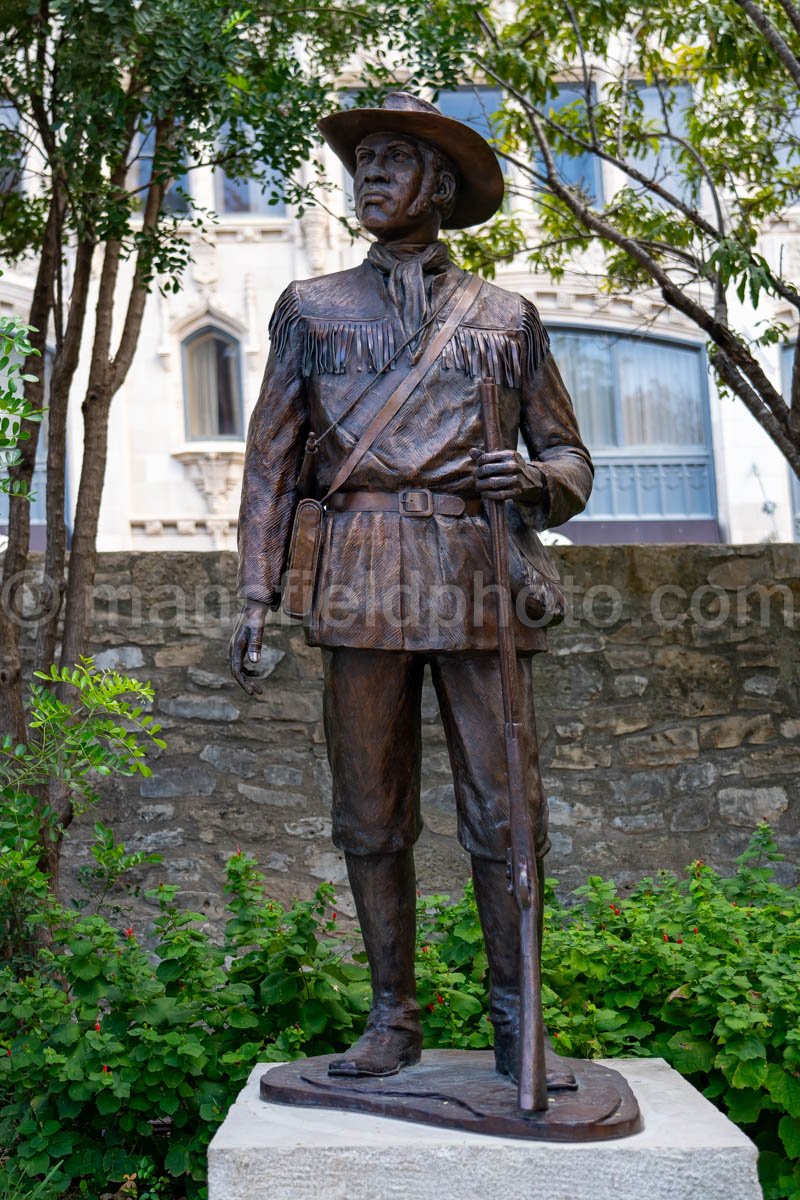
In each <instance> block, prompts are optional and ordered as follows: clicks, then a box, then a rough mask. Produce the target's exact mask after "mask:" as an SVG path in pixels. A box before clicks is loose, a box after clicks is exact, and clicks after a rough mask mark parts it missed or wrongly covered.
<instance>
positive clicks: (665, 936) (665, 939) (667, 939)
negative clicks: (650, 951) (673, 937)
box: [664, 934, 669, 942]
mask: <svg viewBox="0 0 800 1200" xmlns="http://www.w3.org/2000/svg"><path fill="white" fill-rule="evenodd" d="M664 941H665V942H668V941H669V938H668V937H667V935H666V934H664Z"/></svg>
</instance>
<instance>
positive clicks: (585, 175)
mask: <svg viewBox="0 0 800 1200" xmlns="http://www.w3.org/2000/svg"><path fill="white" fill-rule="evenodd" d="M573 106H574V107H575V108H577V109H579V110H582V109H585V108H586V96H585V94H584V91H583V88H581V87H580V86H579V85H578V84H575V83H560V84H559V85H558V95H557V96H556V97H555V98H554V99H552V100H551V101H550V104H549V112H550V115H551V116H552V118H553V119H554V120H556V121H557V120H558V119H559V116H560V115H561V114H562V113H563V112H564V110H565V109H567V108H570V107H573ZM555 160H556V167H557V169H558V174H559V176H560V177H561V179H562V180H563V182H564V183H566V184H567V185H568V186H569V187H573V188H578V189H580V191H582V192H584V193H585V194H586V195H587V196H588V197H589V200H590V202H591V203H592V204H602V202H603V173H602V170H601V166H600V160H599V159H598V158H597V157H596V156H595V155H594V154H588V153H581V154H568V153H567V152H566V151H562V152H561V153H560V154H556V155H555ZM537 169H538V170H539V171H543V170H544V164H543V163H542V161H541V158H539V166H538V168H537Z"/></svg>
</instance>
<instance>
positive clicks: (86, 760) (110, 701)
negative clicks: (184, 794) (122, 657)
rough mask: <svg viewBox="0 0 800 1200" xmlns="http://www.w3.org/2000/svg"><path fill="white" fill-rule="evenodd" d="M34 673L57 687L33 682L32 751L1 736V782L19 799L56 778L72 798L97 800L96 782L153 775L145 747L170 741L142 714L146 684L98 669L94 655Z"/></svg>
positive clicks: (148, 692)
mask: <svg viewBox="0 0 800 1200" xmlns="http://www.w3.org/2000/svg"><path fill="white" fill-rule="evenodd" d="M34 675H35V677H36V678H37V679H42V680H46V681H47V683H48V684H49V685H60V687H52V686H48V687H42V686H41V685H40V684H32V685H31V690H30V717H29V720H28V727H29V729H30V731H31V734H32V736H31V739H30V742H29V744H28V745H27V746H24V745H17V746H15V745H14V743H13V739H11V738H9V737H5V738H3V741H2V743H0V785H3V786H4V787H5V788H7V789H10V790H11V792H12V793H14V794H15V795H21V794H23V793H25V792H26V791H30V790H35V789H36V788H37V787H40V786H41V785H42V784H45V783H47V782H48V781H50V780H52V779H54V778H55V779H59V780H61V781H62V782H64V783H65V784H66V785H67V787H68V788H69V790H70V792H72V794H73V795H74V796H75V797H77V798H79V799H80V800H82V801H83V802H93V801H95V800H96V799H97V793H96V791H95V788H94V783H95V781H96V780H97V778H98V777H100V778H103V777H106V776H109V775H112V774H115V775H135V774H137V773H138V774H140V775H143V776H148V775H151V774H152V771H151V770H150V767H149V766H148V765H147V763H146V762H145V761H144V760H145V753H146V749H147V747H148V746H149V747H156V748H158V749H163V748H164V746H165V744H166V743H165V742H163V741H162V740H161V738H159V737H158V736H157V735H158V733H159V732H160V730H161V726H160V725H158V724H157V723H156V722H155V720H154V718H153V717H152V716H151V715H150V714H149V713H147V712H145V711H144V707H143V706H144V705H150V704H152V701H153V688H152V686H151V685H150V684H149V683H141V682H140V681H139V680H138V679H133V678H132V677H131V676H129V675H120V674H119V673H118V672H117V671H109V670H104V669H100V668H99V667H97V666H96V665H95V663H94V660H93V659H92V658H82V659H81V661H80V663H79V664H78V665H77V666H75V667H72V668H71V669H70V668H68V667H62V668H61V669H59V668H58V667H55V666H53V667H51V669H50V671H49V672H45V671H35V672H34ZM140 736H143V737H144V738H145V742H144V743H143V742H142V741H141V740H140Z"/></svg>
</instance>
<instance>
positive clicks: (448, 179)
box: [431, 167, 457, 218]
mask: <svg viewBox="0 0 800 1200" xmlns="http://www.w3.org/2000/svg"><path fill="white" fill-rule="evenodd" d="M456 187H457V184H456V177H455V175H454V174H453V172H452V171H448V169H447V168H446V167H445V168H444V169H443V170H441V171H440V172H439V182H438V184H437V186H436V190H435V192H434V193H433V195H432V196H431V201H432V202H433V203H434V204H435V205H436V207H437V208H438V209H439V211H440V213H441V214H442V217H443V218H444V217H448V216H449V215H450V213H451V212H452V211H453V204H454V203H455V199H456Z"/></svg>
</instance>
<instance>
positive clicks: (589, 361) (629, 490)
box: [551, 329, 716, 522]
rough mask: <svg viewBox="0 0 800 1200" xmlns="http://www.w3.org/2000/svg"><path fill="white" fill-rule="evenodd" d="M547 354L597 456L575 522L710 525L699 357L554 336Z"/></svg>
mask: <svg viewBox="0 0 800 1200" xmlns="http://www.w3.org/2000/svg"><path fill="white" fill-rule="evenodd" d="M551 339H552V345H553V354H554V356H555V358H556V361H557V362H558V365H559V368H560V370H561V373H562V375H563V377H564V382H565V384H566V386H567V388H568V390H569V392H570V395H571V396H572V400H573V403H574V405H575V412H576V415H577V417H578V423H579V425H580V429H581V434H582V436H583V440H584V441H585V442H586V444H587V446H588V447H589V450H590V452H591V454H592V457H593V459H594V465H595V479H594V487H593V490H592V495H591V498H590V500H589V504H588V506H587V509H586V512H585V513H584V514H583V517H582V518H581V519H582V520H588V521H592V520H600V521H608V520H611V521H631V520H634V521H641V520H644V521H656V522H658V521H674V520H705V521H708V520H712V521H713V520H714V519H715V515H716V488H715V483H714V466H713V459H712V449H711V443H710V437H709V434H708V431H707V430H708V425H707V421H706V408H707V397H706V383H705V360H704V357H703V352H702V350H700V349H699V348H697V347H693V346H685V345H681V344H680V343H675V342H667V341H663V340H661V339H656V338H648V337H637V336H633V335H630V334H617V333H606V332H596V331H594V330H588V329H587V330H576V329H555V330H551Z"/></svg>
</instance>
